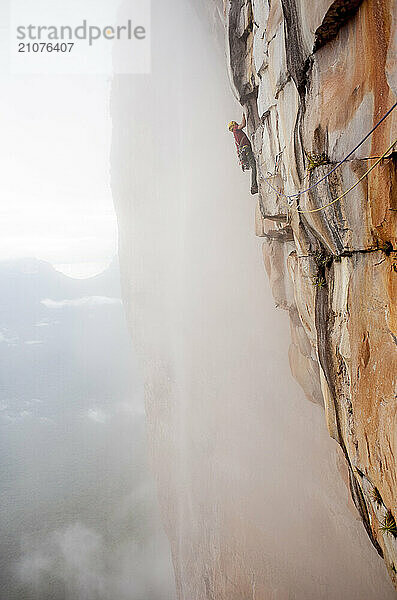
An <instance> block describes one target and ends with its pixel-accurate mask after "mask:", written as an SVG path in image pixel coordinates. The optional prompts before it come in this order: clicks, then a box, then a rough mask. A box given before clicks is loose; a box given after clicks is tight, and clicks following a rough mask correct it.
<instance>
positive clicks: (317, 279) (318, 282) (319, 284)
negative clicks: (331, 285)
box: [312, 275, 327, 289]
mask: <svg viewBox="0 0 397 600" xmlns="http://www.w3.org/2000/svg"><path fill="white" fill-rule="evenodd" d="M312 281H313V285H314V286H315V287H316V288H319V289H321V288H324V287H325V286H326V285H327V282H326V280H325V279H324V277H323V276H322V275H315V276H314V277H312Z"/></svg>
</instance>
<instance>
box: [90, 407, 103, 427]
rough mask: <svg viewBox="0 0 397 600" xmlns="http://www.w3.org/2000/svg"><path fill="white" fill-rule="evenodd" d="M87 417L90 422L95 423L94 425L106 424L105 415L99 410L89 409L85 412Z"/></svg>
mask: <svg viewBox="0 0 397 600" xmlns="http://www.w3.org/2000/svg"><path fill="white" fill-rule="evenodd" d="M87 416H88V418H89V419H91V420H92V421H95V423H106V421H107V419H108V416H107V414H106V413H105V412H104V411H103V410H101V409H100V408H90V409H89V410H88V411H87Z"/></svg>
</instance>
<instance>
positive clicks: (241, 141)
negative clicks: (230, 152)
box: [229, 113, 258, 194]
mask: <svg viewBox="0 0 397 600" xmlns="http://www.w3.org/2000/svg"><path fill="white" fill-rule="evenodd" d="M246 125H247V122H246V120H245V114H244V113H243V120H242V122H241V125H239V124H238V123H236V121H230V123H229V131H231V132H232V133H233V135H234V140H235V142H236V147H237V154H238V157H239V160H240V164H241V168H242V169H243V171H247V170H248V169H251V194H257V193H258V181H257V178H256V162H255V157H254V153H253V152H252V146H251V142H250V141H249V139H248V137H247V136H246V134H245V133H244V131H243V129H244V127H245V126H246Z"/></svg>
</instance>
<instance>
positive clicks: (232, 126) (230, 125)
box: [228, 121, 238, 131]
mask: <svg viewBox="0 0 397 600" xmlns="http://www.w3.org/2000/svg"><path fill="white" fill-rule="evenodd" d="M228 127H229V131H233V129H234V128H235V127H238V124H237V123H236V121H230V123H229V126H228Z"/></svg>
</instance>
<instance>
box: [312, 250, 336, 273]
mask: <svg viewBox="0 0 397 600" xmlns="http://www.w3.org/2000/svg"><path fill="white" fill-rule="evenodd" d="M314 260H315V261H316V264H317V266H318V267H319V269H324V268H325V267H327V268H328V267H330V266H331V265H332V256H331V255H329V254H325V253H324V252H315V254H314Z"/></svg>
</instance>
